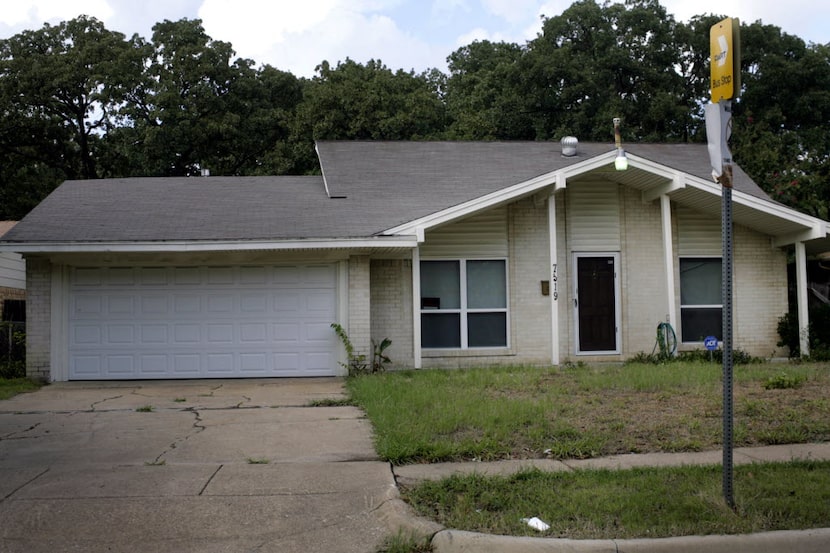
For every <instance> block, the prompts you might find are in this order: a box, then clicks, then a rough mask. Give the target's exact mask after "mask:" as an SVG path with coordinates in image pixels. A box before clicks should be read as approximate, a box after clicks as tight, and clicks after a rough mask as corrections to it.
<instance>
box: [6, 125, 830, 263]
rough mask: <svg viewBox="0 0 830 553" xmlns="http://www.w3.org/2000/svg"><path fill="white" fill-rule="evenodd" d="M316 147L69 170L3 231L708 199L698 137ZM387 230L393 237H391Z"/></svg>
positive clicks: (357, 229) (437, 214) (128, 228)
mask: <svg viewBox="0 0 830 553" xmlns="http://www.w3.org/2000/svg"><path fill="white" fill-rule="evenodd" d="M317 152H318V156H319V158H320V164H321V167H322V172H323V175H322V177H319V176H318V177H287V176H281V177H216V176H214V177H208V178H200V177H193V178H186V177H182V178H128V179H106V180H89V181H68V182H65V183H64V184H62V185H61V186H60V187H58V188H57V189H56V190H55V191H54V192H53V193H52V194H51V195H50V196H49V197H47V198H46V199H45V200H44V201H43V202H42V203H41V204H40V205H38V206H37V207H36V208H35V209H34V210H32V212H31V213H30V214H29V215H27V216H26V217H25V218H24V219H23V221H21V222H20V224H19V225H18V226H17V227H16V228H15V229H14V230H12V231H11V232H10V233H9V234H8V235H7V236H5V237H4V241H7V242H12V243H18V244H20V243H23V244H33V243H38V244H40V246H34V245H33V246H31V247H32V248H36V247H41V246H42V249H40V250H37V251H50V250H49V249H48V247H49V244H52V245H57V246H60V249H61V250H68V249H69V248H70V247H71V245H77V244H94V243H99V246H97V247H101V248H103V247H104V245H103V244H107V246H106V247H109V244H116V245H119V247H120V246H121V245H124V244H130V243H143V244H144V245H145V247H146V248H148V249H149V248H152V247H154V246H152V244H160V243H162V244H165V243H166V244H168V245H169V244H170V243H176V245H175V247H177V248H186V247H189V246H187V244H189V243H199V242H204V243H216V242H238V243H240V244H241V246H240V245H239V244H237V245H236V246H228V247H230V248H231V249H234V248H239V249H241V248H244V247H248V246H250V244H251V243H253V242H256V241H260V242H261V244H260V246H258V247H261V248H269V247H271V246H273V244H274V243H283V246H284V247H286V248H288V247H302V244H299V242H297V241H315V240H316V241H330V242H331V243H330V244H328V246H327V247H336V246H337V244H336V243H335V242H336V241H344V240H352V241H355V240H359V239H362V240H364V241H367V240H368V241H370V242H366V244H370V245H371V244H375V243H378V242H384V240H385V241H387V242H385V243H384V245H385V246H387V247H408V246H409V247H411V246H413V245H414V242H413V240H414V239H415V238H421V237H422V236H423V231H424V230H425V229H428V228H432V227H434V226H437V225H440V224H444V223H446V222H449V221H452V220H455V219H458V218H462V217H464V216H467V215H469V214H472V213H475V212H477V211H480V210H483V209H488V208H490V207H492V206H495V205H501V204H503V203H507V202H509V201H514V200H515V199H517V198H520V197H524V196H530V195H533V194H536V193H537V192H542V191H543V190H544V189H546V188H550V187H553V188H554V189H561V188H564V187H566V186H567V183H568V182H573V181H574V180H578V179H579V178H582V177H583V176H585V175H588V174H591V175H593V176H592V177H591V178H601V179H606V180H612V181H615V182H619V183H622V184H625V185H627V186H630V187H632V188H635V189H639V190H640V191H641V192H642V193H643V197H644V201H650V200H653V199H655V198H656V197H658V195H661V194H668V195H669V196H670V197H671V198H672V200H673V201H678V202H680V203H685V204H686V205H689V206H691V207H694V208H696V209H699V210H701V211H706V212H710V213H715V212H716V211H717V212H718V213H719V202H720V185H717V184H715V183H714V182H713V181H712V178H711V167H710V166H709V155H708V151H707V149H706V146H705V145H698V144H669V145H667V144H631V145H626V152H627V153H628V155H629V157H630V160H631V169H630V170H629V171H626V172H615V171H614V170H613V158H614V155H615V152H616V150H615V149H614V147H613V146H612V145H610V144H605V143H603V144H597V143H581V144H580V145H579V147H578V154H577V155H576V156H573V157H566V156H563V155H562V154H561V149H560V145H559V143H558V142H402V141H394V142H386V141H323V142H319V143H318V144H317ZM734 186H735V191H736V193H737V207H736V221H737V222H739V223H743V224H747V225H749V226H751V227H752V228H756V229H758V230H761V231H763V232H767V233H768V234H771V235H774V236H779V237H780V236H784V237H785V238H784V239H786V240H789V239H791V238H794V239H805V238H804V237H805V236H808V237H811V238H810V239H815V238H824V236H825V235H826V225H825V223H824V222H823V221H821V220H818V219H815V218H812V217H809V216H807V215H804V214H800V213H798V212H797V211H794V210H792V209H790V208H788V207H786V206H783V205H781V204H777V203H776V202H773V201H772V200H771V199H770V198H769V197H768V196H767V195H766V194H765V193H764V192H763V191H762V190H761V189H760V188H759V187H758V185H757V184H755V183H754V182H753V181H752V180H751V179H750V178H749V177H748V176H747V175H746V174H745V173H744V172H743V171H742V170H741V169H740V168H739V167H737V166H736V167H735V168H734ZM395 237H398V238H399V240H398V241H399V242H400V243H397V244H393V245H392V246H389V244H391V240H392V239H393V238H395ZM401 237H408V240H409V241H402V240H401ZM290 241H295V242H297V243H292V244H290V245H289V244H288V242H290ZM371 241H374V242H371ZM788 243H791V242H788ZM246 244H247V245H246ZM298 244H299V245H298ZM364 245H365V244H364ZM90 247H92V246H90ZM170 247H173V246H170ZM205 247H207V246H205ZM210 247H213V248H214V249H222V248H217V247H216V245H215V244H214V245H213V246H210ZM372 247H373V246H372ZM21 251H22V250H21ZM31 251H34V250H31ZM69 251H71V250H69Z"/></svg>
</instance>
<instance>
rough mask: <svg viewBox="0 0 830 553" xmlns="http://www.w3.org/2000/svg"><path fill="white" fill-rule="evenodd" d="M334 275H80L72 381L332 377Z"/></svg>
mask: <svg viewBox="0 0 830 553" xmlns="http://www.w3.org/2000/svg"><path fill="white" fill-rule="evenodd" d="M336 284H337V271H336V267H335V265H302V266H291V267H282V266H256V267H253V266H234V267H107V268H100V267H92V268H86V267H77V268H74V269H73V270H72V274H71V277H70V305H69V336H68V338H69V378H70V379H71V380H97V379H140V378H229V377H230V378H233V377H270V376H331V375H334V374H335V373H336V369H337V361H338V356H337V351H338V343H337V338H336V336H335V334H334V332H333V331H332V329H331V328H330V325H331V323H333V322H335V321H336V320H337V319H336V304H337V301H336V297H337V293H336Z"/></svg>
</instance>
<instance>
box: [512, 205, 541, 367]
mask: <svg viewBox="0 0 830 553" xmlns="http://www.w3.org/2000/svg"><path fill="white" fill-rule="evenodd" d="M508 214H509V215H508V216H509V219H508V222H509V227H508V228H509V233H510V234H509V236H510V239H509V244H510V272H509V274H510V284H509V285H510V295H511V297H510V319H511V323H512V324H511V330H512V335H511V338H512V340H511V342H512V346H513V348H512V349H513V351H514V352H515V353H516V362H520V363H532V364H544V363H550V359H551V349H550V348H551V346H550V328H551V326H550V296H544V295H542V289H541V282H542V281H543V280H544V281H549V280H550V270H549V269H548V265H549V264H548V255H549V254H548V252H549V251H550V245H549V238H548V207H547V203H546V202H541V203H539V204H536V203H534V202H533V201H532V200H530V199H527V200H522V201H520V202H516V203H514V204H511V205H510V207H509V210H508Z"/></svg>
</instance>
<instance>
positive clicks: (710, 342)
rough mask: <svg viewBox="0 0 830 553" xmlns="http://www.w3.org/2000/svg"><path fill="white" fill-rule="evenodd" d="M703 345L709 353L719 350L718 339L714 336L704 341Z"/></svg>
mask: <svg viewBox="0 0 830 553" xmlns="http://www.w3.org/2000/svg"><path fill="white" fill-rule="evenodd" d="M703 345H704V346H705V347H706V349H708V350H709V351H715V350H716V349H718V339H717V338H715V337H714V336H707V337H706V338H704V339H703Z"/></svg>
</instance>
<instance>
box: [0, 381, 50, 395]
mask: <svg viewBox="0 0 830 553" xmlns="http://www.w3.org/2000/svg"><path fill="white" fill-rule="evenodd" d="M41 386H42V384H40V383H39V382H35V381H34V380H29V379H28V378H0V400H3V399H9V398H10V397H13V396H16V395H17V394H22V393H25V392H33V391H35V390H37V389H39V388H40V387H41Z"/></svg>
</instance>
